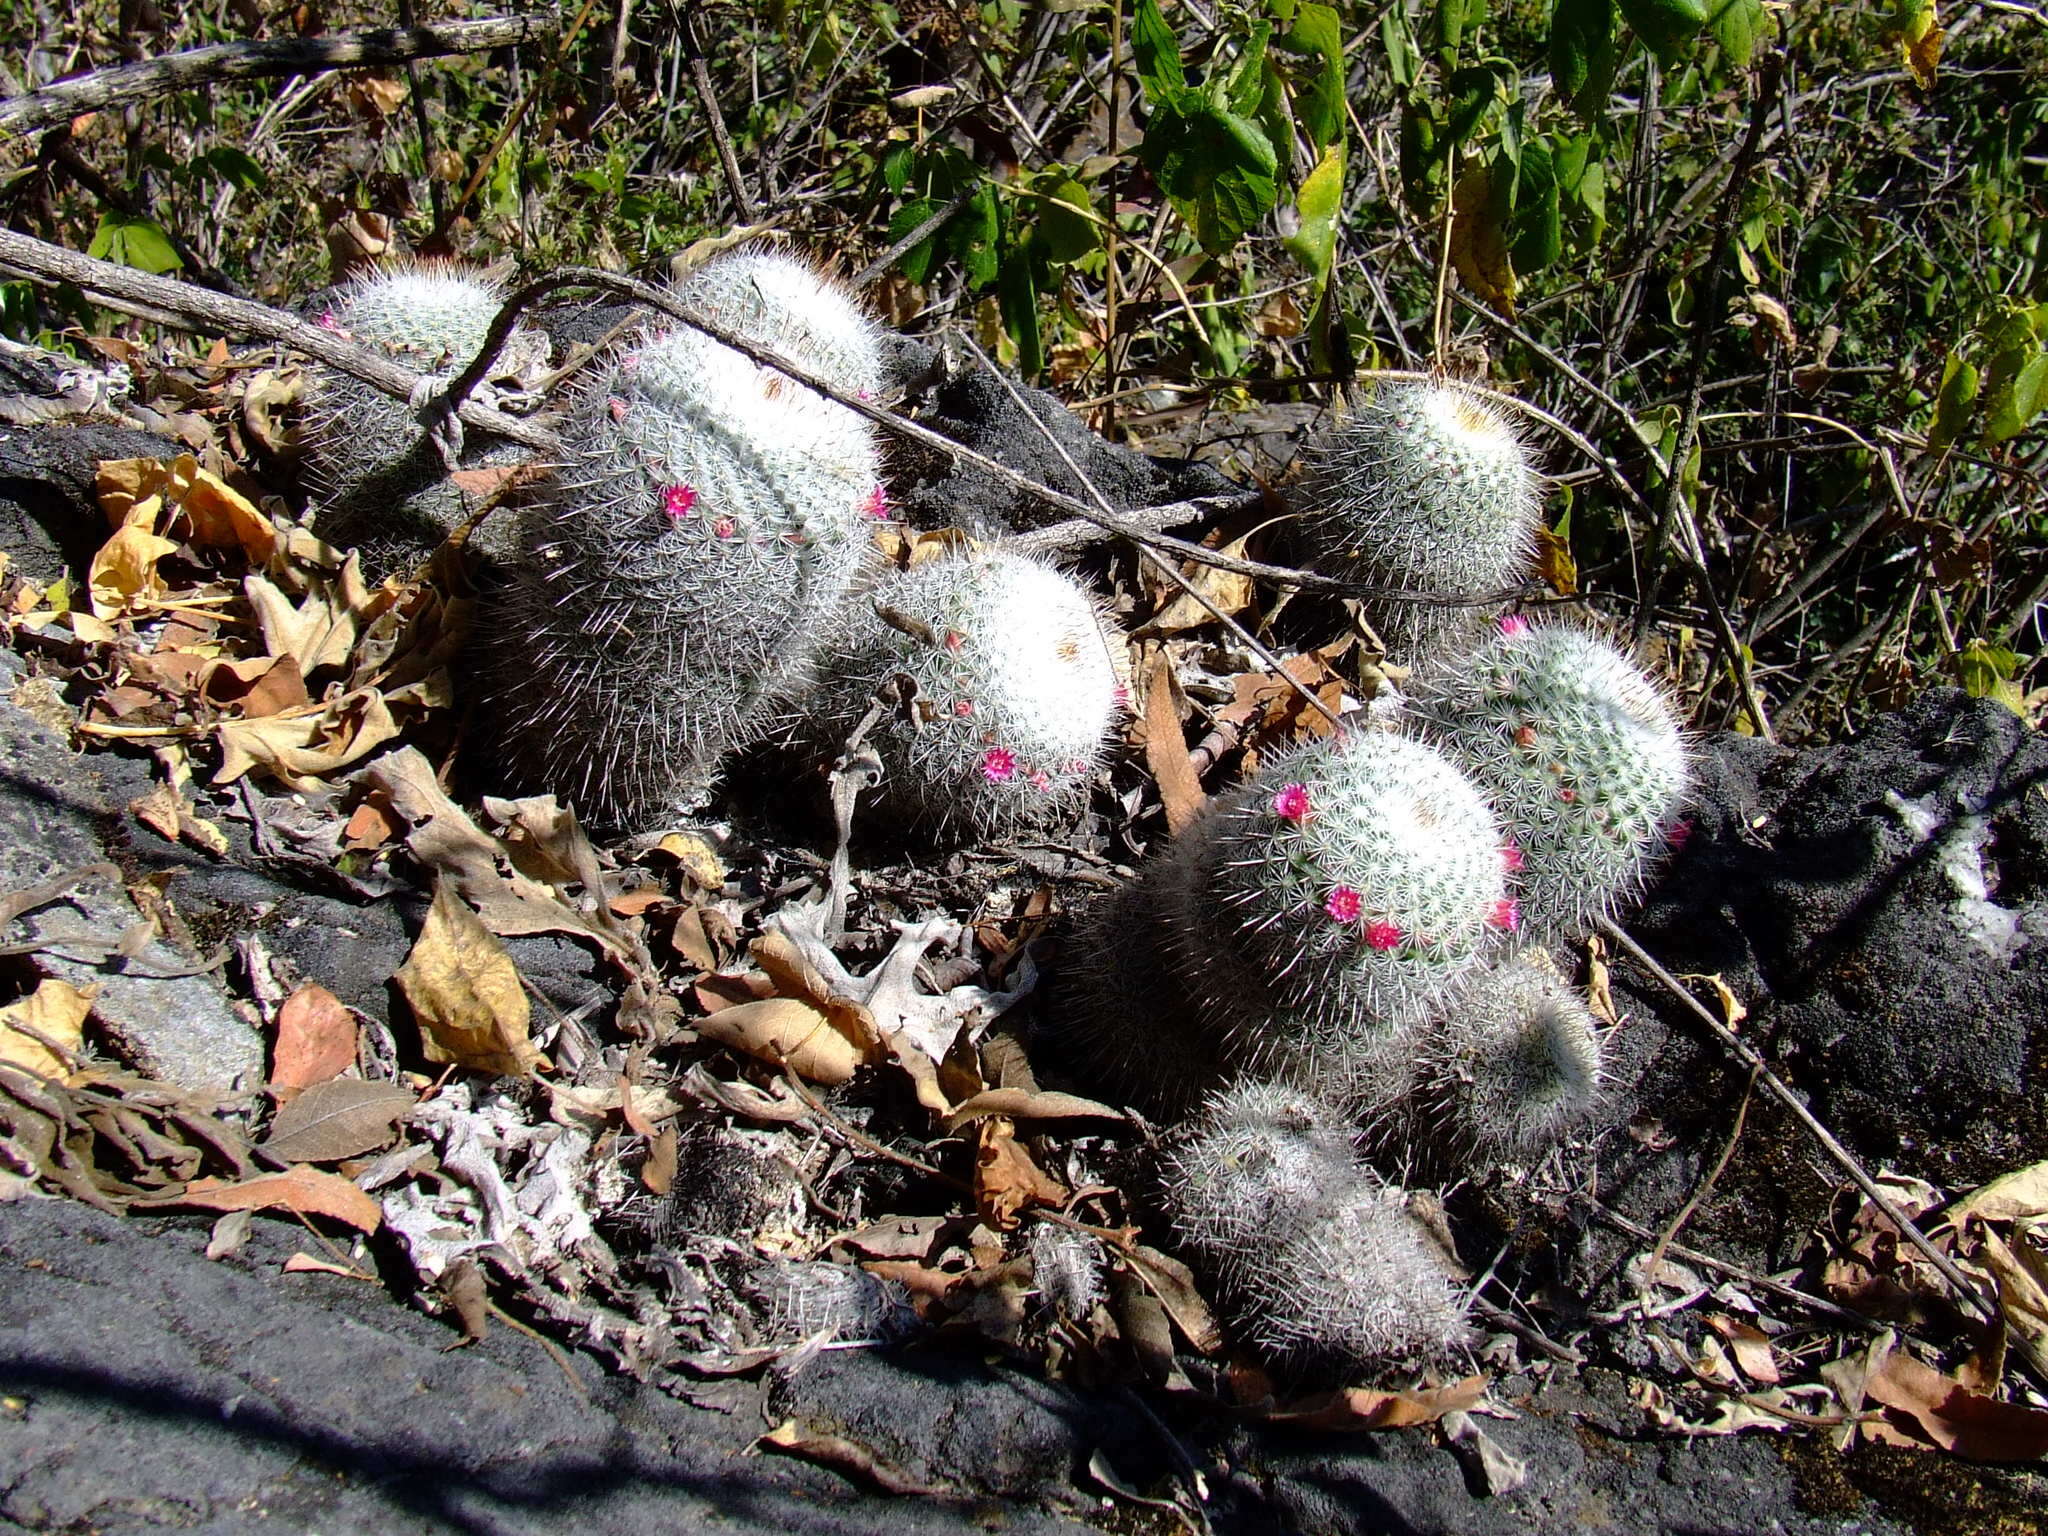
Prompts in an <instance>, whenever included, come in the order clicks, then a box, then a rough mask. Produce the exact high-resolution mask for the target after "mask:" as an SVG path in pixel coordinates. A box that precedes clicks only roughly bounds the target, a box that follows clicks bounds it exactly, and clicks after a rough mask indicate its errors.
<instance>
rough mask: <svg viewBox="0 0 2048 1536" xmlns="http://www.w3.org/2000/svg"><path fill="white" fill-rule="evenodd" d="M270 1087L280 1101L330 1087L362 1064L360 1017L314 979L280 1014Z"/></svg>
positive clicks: (290, 1000)
mask: <svg viewBox="0 0 2048 1536" xmlns="http://www.w3.org/2000/svg"><path fill="white" fill-rule="evenodd" d="M270 1060H271V1065H270V1086H271V1088H272V1089H273V1090H276V1091H277V1092H278V1093H279V1095H280V1097H283V1096H286V1095H289V1094H294V1093H297V1092H299V1091H301V1090H302V1089H306V1088H310V1087H312V1086H313V1085H314V1084H315V1083H324V1082H326V1081H327V1080H328V1079H329V1078H331V1077H335V1076H337V1075H339V1074H340V1073H342V1072H346V1071H347V1070H348V1069H349V1068H350V1067H352V1066H354V1065H355V1064H356V1017H355V1015H354V1014H352V1013H350V1012H349V1011H348V1008H347V1007H346V1006H345V1005H344V1004H343V1003H342V1001H341V999H340V998H338V997H336V996H335V995H334V994H333V993H332V992H330V991H328V990H327V989H326V988H325V987H323V986H321V985H320V983H319V982H317V981H309V982H307V983H305V984H304V985H303V986H301V987H300V988H299V989H298V990H297V991H296V992H294V993H292V995H291V996H290V997H288V998H286V999H285V1000H284V1006H283V1007H282V1008H280V1009H278V1011H277V1043H276V1045H274V1046H273V1047H272V1048H271V1055H270Z"/></svg>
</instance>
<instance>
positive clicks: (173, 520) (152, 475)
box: [96, 453, 279, 565]
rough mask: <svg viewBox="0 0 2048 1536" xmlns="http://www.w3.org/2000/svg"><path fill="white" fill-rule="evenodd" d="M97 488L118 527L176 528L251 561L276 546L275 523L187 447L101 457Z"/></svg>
mask: <svg viewBox="0 0 2048 1536" xmlns="http://www.w3.org/2000/svg"><path fill="white" fill-rule="evenodd" d="M96 491H97V494H98V496H99V502H100V506H101V508H102V509H103V510H104V511H105V512H106V514H107V521H108V523H109V524H110V525H111V526H113V527H115V528H122V527H128V526H142V527H146V528H148V529H150V530H152V531H154V530H157V529H163V530H165V531H175V532H178V533H180V534H182V535H183V536H184V537H186V538H188V539H190V540H191V542H192V543H194V544H196V545H202V546H207V547H211V548H219V549H239V550H241V552H242V554H243V556H244V558H246V559H247V560H248V561H249V563H250V564H251V565H262V564H263V563H264V562H265V561H267V560H268V559H269V558H270V557H271V555H272V554H273V553H274V552H275V551H276V549H277V546H278V539H279V536H278V531H277V527H276V525H275V524H273V523H272V522H271V521H270V519H269V518H268V517H266V516H264V515H263V513H262V512H260V511H259V510H257V508H256V507H255V506H254V505H253V504H252V503H251V502H250V501H249V499H248V498H247V497H245V496H243V495H242V494H241V492H239V491H237V490H235V489H234V488H233V487H231V486H229V485H228V484H227V482H226V481H224V480H222V479H221V478H220V477H219V476H218V475H216V474H214V473H213V471H211V470H208V469H201V468H200V467H199V462H198V460H197V459H195V458H194V457H193V456H192V455H191V454H189V453H185V454H179V455H178V456H177V457H175V458H170V459H107V460H103V461H101V463H100V466H99V471H98V475H97V477H96Z"/></svg>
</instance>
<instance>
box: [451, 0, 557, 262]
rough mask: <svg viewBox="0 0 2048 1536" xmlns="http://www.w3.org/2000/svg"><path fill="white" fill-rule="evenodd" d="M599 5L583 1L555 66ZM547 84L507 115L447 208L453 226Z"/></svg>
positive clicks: (537, 87) (544, 80) (542, 80)
mask: <svg viewBox="0 0 2048 1536" xmlns="http://www.w3.org/2000/svg"><path fill="white" fill-rule="evenodd" d="M596 5H597V0H583V6H582V9H580V10H579V11H577V13H576V19H575V20H574V21H572V22H570V23H569V30H568V31H566V32H564V33H563V34H562V37H561V41H559V42H558V43H556V44H555V60H554V62H555V63H556V65H558V66H559V65H560V64H561V62H562V60H563V59H565V58H567V57H568V56H569V45H570V44H571V43H573V42H575V41H576V39H577V37H578V36H579V35H581V33H582V31H583V26H584V23H585V22H587V21H589V20H590V13H591V11H592V10H593V9H595V7H596ZM546 83H547V77H546V76H545V74H543V75H542V77H541V78H540V79H539V80H538V81H536V82H535V84H534V86H533V88H532V89H530V90H528V91H527V92H526V94H525V95H523V96H521V97H520V98H519V102H518V104H517V105H516V106H514V107H513V108H512V110H511V111H510V112H508V113H507V114H506V115H505V125H504V126H503V127H502V128H500V129H499V130H498V134H497V137H496V138H494V139H492V140H491V145H490V148H488V149H486V150H485V151H484V157H483V159H481V160H479V161H477V163H476V169H475V170H473V171H471V172H470V173H469V180H468V181H466V182H464V183H463V184H462V191H461V192H460V193H459V194H458V195H457V196H456V199H455V201H454V202H452V203H450V204H449V205H448V215H447V217H448V222H449V224H450V225H452V224H453V223H454V222H455V221H456V220H457V219H459V218H461V217H462V210H463V209H465V208H467V207H468V206H469V203H470V199H471V198H473V197H475V196H476V194H477V190H478V188H480V187H482V186H483V184H484V178H485V177H486V176H488V175H490V174H491V167H492V166H494V165H496V164H497V163H498V156H499V155H501V154H503V153H504V151H505V146H506V145H507V144H509V143H511V142H512V135H513V134H515V133H517V132H518V131H519V125H520V123H522V122H524V121H525V119H526V114H527V111H528V110H529V109H530V108H531V107H532V106H533V103H534V99H535V98H536V97H537V96H538V95H539V94H540V87H541V86H542V85H545V84H546ZM447 233H448V231H447V229H445V228H442V229H436V230H435V231H434V235H435V237H436V238H437V239H438V238H440V237H441V236H443V235H446V234H447Z"/></svg>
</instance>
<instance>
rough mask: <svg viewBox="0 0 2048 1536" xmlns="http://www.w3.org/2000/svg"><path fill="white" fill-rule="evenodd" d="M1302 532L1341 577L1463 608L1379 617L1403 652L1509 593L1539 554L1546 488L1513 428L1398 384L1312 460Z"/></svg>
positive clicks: (1395, 611) (1399, 610) (1486, 412)
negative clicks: (1474, 603) (1488, 598)
mask: <svg viewBox="0 0 2048 1536" xmlns="http://www.w3.org/2000/svg"><path fill="white" fill-rule="evenodd" d="M1301 464H1302V479H1301V495H1300V501H1301V503H1302V505H1303V509H1304V510H1303V512H1302V518H1301V529H1302V533H1303V536H1304V537H1305V538H1306V539H1307V541H1308V543H1309V546H1310V548H1311V550H1312V551H1313V553H1314V555H1315V558H1316V562H1317V564H1318V565H1319V566H1321V567H1322V568H1323V569H1325V570H1327V571H1329V572H1331V573H1332V574H1338V575H1347V576H1355V577H1357V578H1358V579H1360V580H1365V581H1371V582H1374V583H1376V584H1379V585H1384V586H1387V587H1391V588H1394V589H1396V590H1399V591H1402V592H1407V593H1411V594H1415V595H1418V596H1424V597H1434V598H1438V599H1444V600H1448V601H1449V602H1451V603H1452V604H1453V605H1450V606H1446V605H1444V604H1438V605H1431V604H1427V603H1408V602H1397V601H1390V602H1387V603H1383V604H1380V605H1378V606H1376V607H1375V608H1374V609H1373V616H1374V619H1375V621H1376V622H1377V623H1378V625H1379V628H1380V632H1381V636H1382V638H1383V639H1385V640H1386V642H1387V644H1388V646H1389V647H1390V648H1391V649H1392V650H1394V651H1395V652H1397V653H1399V654H1404V655H1405V654H1411V653H1412V654H1419V653H1421V652H1423V651H1425V650H1427V649H1430V648H1432V647H1434V646H1436V645H1439V644H1441V643H1442V642H1444V641H1445V640H1446V639H1448V638H1450V637H1452V636H1454V635H1456V634H1457V633H1459V632H1460V631H1461V630H1463V629H1464V628H1466V627H1468V626H1469V625H1471V624H1472V623H1473V622H1474V618H1475V611H1474V610H1473V609H1472V608H1470V607H1459V606H1455V605H1454V604H1455V601H1456V600H1460V599H1470V598H1474V597H1480V596H1483V595H1485V594H1486V593H1489V592H1494V591H1498V590H1500V589H1501V588H1504V587H1508V586H1511V585H1513V584H1514V582H1515V581H1516V580H1517V579H1518V577H1519V576H1520V575H1521V573H1522V571H1523V569H1524V567H1525V566H1526V565H1527V563H1528V559H1529V555H1530V552H1531V550H1532V549H1533V547H1534V544H1535V538H1536V530H1537V519H1538V515H1539V514H1540V512H1541V510H1542V505H1543V496H1542V489H1541V483H1540V481H1539V480H1538V479H1537V476H1536V473H1535V471H1534V470H1533V469H1532V468H1531V467H1530V464H1529V456H1528V451H1527V449H1526V448H1525V447H1524V446H1523V444H1522V441H1521V439H1520V437H1519V436H1518V435H1517V434H1516V432H1515V429H1514V427H1513V426H1512V425H1511V423H1510V422H1509V420H1508V418H1507V417H1505V416H1504V415H1502V414H1501V412H1500V411H1499V410H1498V409H1497V408H1496V407H1495V406H1494V405H1492V404H1491V403H1490V402H1489V401H1488V400H1487V399H1486V398H1485V397H1484V396H1483V395H1481V394H1479V393H1478V392H1476V391H1474V390H1471V389H1467V388H1464V387H1462V386H1460V385H1457V384H1414V383H1397V384H1388V385H1385V386H1382V387H1381V389H1380V390H1379V391H1378V393H1377V394H1376V395H1374V396H1373V398H1372V399H1370V400H1369V401H1367V402H1366V403H1364V404H1363V405H1361V406H1360V407H1359V408H1357V409H1356V410H1354V411H1353V412H1352V413H1351V414H1350V415H1349V416H1347V417H1345V418H1343V419H1342V420H1340V421H1338V422H1337V423H1336V424H1334V425H1333V426H1331V427H1330V428H1329V429H1327V430H1326V431H1325V432H1323V433H1322V434H1320V435H1319V436H1317V437H1316V438H1314V439H1312V440H1311V441H1309V442H1308V443H1307V444H1305V445H1304V446H1303V448H1302V452H1301Z"/></svg>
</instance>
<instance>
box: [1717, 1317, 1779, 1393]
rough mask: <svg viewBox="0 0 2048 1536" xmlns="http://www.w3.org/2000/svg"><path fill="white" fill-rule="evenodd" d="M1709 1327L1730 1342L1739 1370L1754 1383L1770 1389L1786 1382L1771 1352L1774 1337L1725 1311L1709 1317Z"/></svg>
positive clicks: (1730, 1349)
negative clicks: (1771, 1339)
mask: <svg viewBox="0 0 2048 1536" xmlns="http://www.w3.org/2000/svg"><path fill="white" fill-rule="evenodd" d="M1707 1326H1708V1327H1709V1328H1711V1329H1713V1330H1714V1332H1716V1333H1717V1334H1719V1335H1720V1336H1721V1337H1722V1338H1724V1339H1726V1340H1727V1341H1728V1349H1729V1353H1731V1354H1732V1355H1733V1356H1734V1357H1735V1365H1736V1367H1737V1368H1738V1369H1739V1370H1740V1371H1741V1372H1742V1374H1743V1375H1745V1376H1747V1377H1748V1378H1749V1379H1750V1380H1751V1381H1755V1382H1761V1383H1762V1384H1763V1385H1765V1386H1767V1387H1770V1386H1776V1385H1777V1384H1778V1382H1779V1381H1780V1380H1781V1379H1782V1378H1781V1377H1780V1374H1779V1371H1778V1360H1777V1357H1776V1356H1775V1355H1773V1354H1772V1353H1771V1341H1770V1338H1769V1336H1768V1335H1766V1334H1765V1333H1764V1331H1763V1330H1762V1329H1760V1328H1757V1327H1755V1326H1753V1325H1752V1324H1749V1323H1745V1322H1743V1321H1742V1320H1741V1319H1740V1318H1734V1317H1730V1316H1728V1315H1727V1314H1726V1313H1725V1312H1715V1313H1711V1314H1709V1316H1708V1318H1707Z"/></svg>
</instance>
